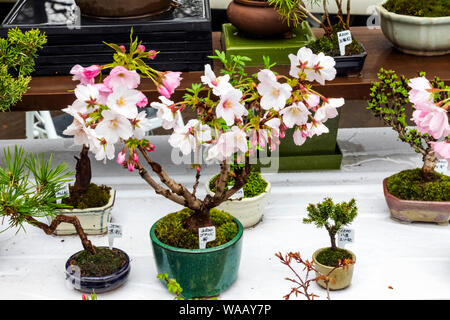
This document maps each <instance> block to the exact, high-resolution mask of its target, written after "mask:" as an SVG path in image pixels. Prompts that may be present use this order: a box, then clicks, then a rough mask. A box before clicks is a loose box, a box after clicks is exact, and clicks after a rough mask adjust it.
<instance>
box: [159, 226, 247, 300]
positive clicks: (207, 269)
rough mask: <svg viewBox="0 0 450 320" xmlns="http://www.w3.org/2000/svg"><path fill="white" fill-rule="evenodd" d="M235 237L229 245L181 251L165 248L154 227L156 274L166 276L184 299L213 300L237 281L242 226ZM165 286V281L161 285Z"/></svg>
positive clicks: (166, 246)
mask: <svg viewBox="0 0 450 320" xmlns="http://www.w3.org/2000/svg"><path fill="white" fill-rule="evenodd" d="M234 221H235V222H236V224H237V225H238V233H237V235H236V236H235V237H234V238H233V239H232V240H231V241H230V242H228V243H226V244H223V245H221V246H218V247H215V248H209V249H180V248H175V247H172V246H168V245H166V244H164V243H162V242H161V241H159V240H158V238H156V235H155V228H156V225H157V224H158V222H159V220H158V221H157V222H156V223H155V224H153V226H152V228H151V230H150V239H151V242H152V247H153V254H154V256H155V261H156V268H157V270H158V273H167V274H168V275H169V278H174V279H176V280H177V282H178V283H179V284H180V286H181V288H183V293H182V294H183V297H184V298H186V299H189V298H195V297H212V296H216V295H218V294H220V293H221V292H222V291H224V290H226V289H227V288H228V287H230V286H231V285H232V284H233V283H234V281H236V278H237V275H238V269H239V262H240V260H241V249H242V234H243V231H244V228H243V227H242V224H241V223H240V222H239V220H237V219H236V218H235V219H234ZM164 283H165V282H164Z"/></svg>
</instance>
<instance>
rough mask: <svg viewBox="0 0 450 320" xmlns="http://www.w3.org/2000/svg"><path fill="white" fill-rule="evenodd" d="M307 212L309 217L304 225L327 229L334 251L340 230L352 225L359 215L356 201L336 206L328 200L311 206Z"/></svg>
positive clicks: (305, 219) (304, 220)
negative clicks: (312, 224)
mask: <svg viewBox="0 0 450 320" xmlns="http://www.w3.org/2000/svg"><path fill="white" fill-rule="evenodd" d="M307 210H308V217H307V218H304V219H303V223H308V224H309V223H314V224H315V225H316V226H317V227H318V228H325V229H326V230H327V231H328V235H329V236H330V241H331V249H332V250H337V246H336V234H337V233H338V231H339V229H340V228H341V227H342V226H345V225H348V224H350V223H351V222H352V221H353V219H354V218H355V217H356V215H357V214H358V208H357V207H356V200H355V199H352V200H350V202H342V203H338V204H334V202H333V200H332V199H331V198H327V199H325V200H324V201H323V202H321V203H318V204H317V205H315V204H309V206H308V208H307ZM332 222H334V224H332Z"/></svg>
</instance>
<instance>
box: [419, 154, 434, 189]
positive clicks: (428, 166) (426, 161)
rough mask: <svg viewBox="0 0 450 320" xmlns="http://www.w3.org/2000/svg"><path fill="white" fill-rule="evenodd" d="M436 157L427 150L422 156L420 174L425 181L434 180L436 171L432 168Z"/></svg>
mask: <svg viewBox="0 0 450 320" xmlns="http://www.w3.org/2000/svg"><path fill="white" fill-rule="evenodd" d="M436 163H437V158H436V156H435V155H434V153H433V152H428V153H427V154H425V155H424V157H423V167H422V175H423V178H424V180H425V181H427V182H428V181H433V180H436V173H435V171H434V168H435V167H436Z"/></svg>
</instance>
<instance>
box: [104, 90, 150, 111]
mask: <svg viewBox="0 0 450 320" xmlns="http://www.w3.org/2000/svg"><path fill="white" fill-rule="evenodd" d="M141 100H142V96H141V92H140V91H138V90H130V89H128V88H127V87H116V88H115V89H114V91H113V93H111V94H110V95H109V96H108V99H107V101H106V104H107V106H108V107H109V108H110V109H111V110H112V111H114V112H115V113H118V114H120V115H122V116H124V117H126V118H129V119H134V118H136V116H137V114H138V110H137V104H138V102H140V101H141Z"/></svg>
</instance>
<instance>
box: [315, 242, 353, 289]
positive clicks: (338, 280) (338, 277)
mask: <svg viewBox="0 0 450 320" xmlns="http://www.w3.org/2000/svg"><path fill="white" fill-rule="evenodd" d="M325 249H328V248H322V249H319V250H316V251H315V252H314V254H313V261H314V267H315V268H316V270H317V271H319V273H317V272H316V276H319V275H321V274H322V275H329V276H330V277H331V278H333V279H334V281H333V282H329V283H328V288H329V289H330V290H340V289H344V288H347V287H348V286H349V285H350V284H351V282H352V277H353V269H354V264H350V265H349V266H348V268H346V269H344V268H338V269H335V270H334V271H333V269H334V268H333V267H330V266H326V265H323V264H321V263H320V262H318V261H317V255H318V254H319V253H320V252H321V251H322V250H325ZM345 250H347V249H345ZM347 251H348V252H350V254H351V255H352V256H353V257H352V259H353V261H355V262H356V256H355V254H354V253H353V252H351V251H350V250H347ZM330 272H331V273H330ZM317 283H318V284H319V285H320V286H321V287H322V288H325V289H326V287H327V286H326V284H325V282H324V281H323V280H319V281H317Z"/></svg>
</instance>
